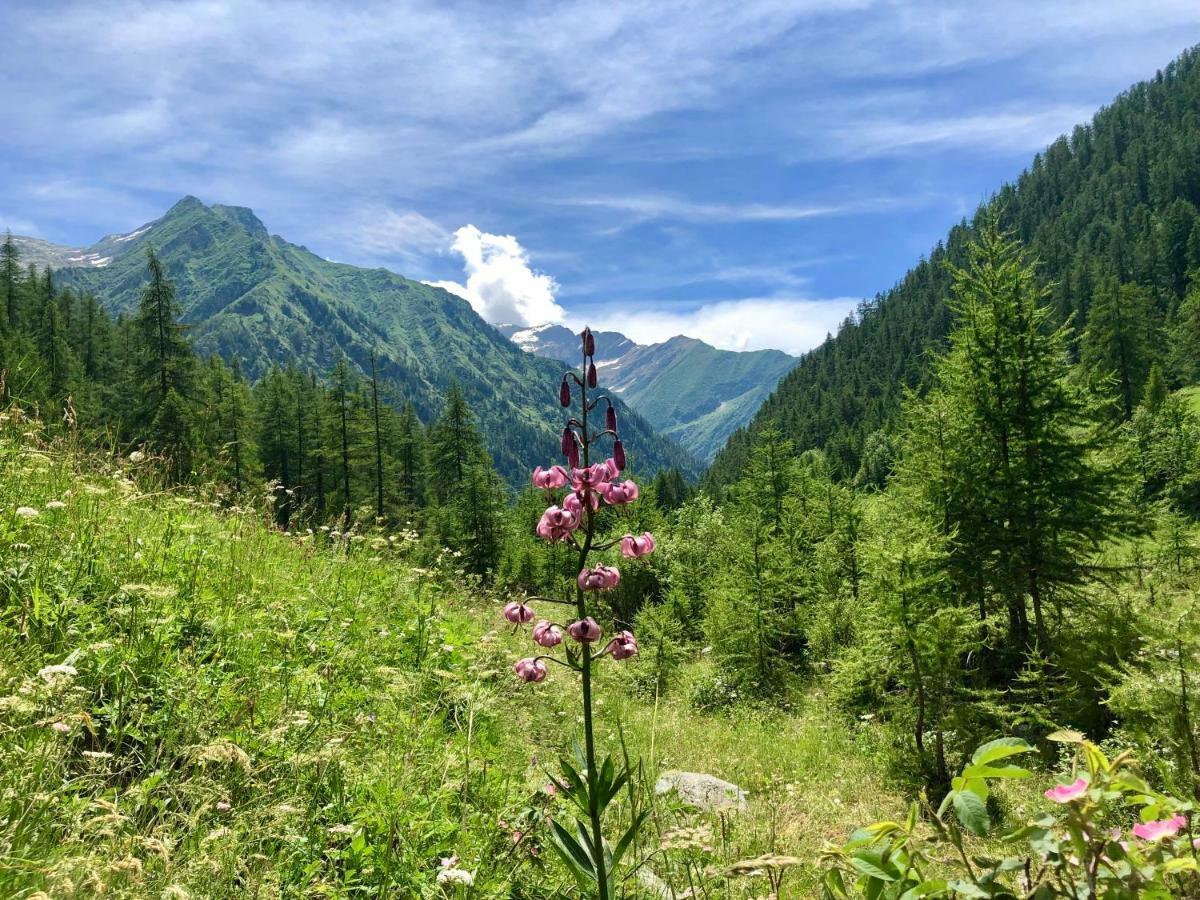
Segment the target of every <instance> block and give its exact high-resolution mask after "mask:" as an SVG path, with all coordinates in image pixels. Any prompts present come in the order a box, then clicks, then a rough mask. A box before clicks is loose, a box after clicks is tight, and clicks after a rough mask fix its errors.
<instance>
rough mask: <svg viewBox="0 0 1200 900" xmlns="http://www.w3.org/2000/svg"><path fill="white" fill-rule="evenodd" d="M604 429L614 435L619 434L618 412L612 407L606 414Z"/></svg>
mask: <svg viewBox="0 0 1200 900" xmlns="http://www.w3.org/2000/svg"><path fill="white" fill-rule="evenodd" d="M604 427H605V428H607V429H608V430H609V431H611V432H612V433H613V434H616V433H617V410H616V409H615V408H614V407H612V406H609V408H608V409H607V410H606V411H605V413H604Z"/></svg>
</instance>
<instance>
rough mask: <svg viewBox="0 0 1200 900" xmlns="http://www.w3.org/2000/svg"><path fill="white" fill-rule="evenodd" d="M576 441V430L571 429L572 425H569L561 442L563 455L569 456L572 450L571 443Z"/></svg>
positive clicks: (564, 430)
mask: <svg viewBox="0 0 1200 900" xmlns="http://www.w3.org/2000/svg"><path fill="white" fill-rule="evenodd" d="M574 443H575V432H573V431H571V426H570V425H568V426H567V427H566V428H564V429H563V433H562V440H561V441H560V442H559V447H560V448H561V450H562V454H563V456H567V455H568V454H570V452H571V445H572V444H574Z"/></svg>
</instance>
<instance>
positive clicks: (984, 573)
mask: <svg viewBox="0 0 1200 900" xmlns="http://www.w3.org/2000/svg"><path fill="white" fill-rule="evenodd" d="M953 276H954V293H955V299H954V304H953V305H954V308H955V311H956V313H957V316H958V322H959V324H958V326H957V328H956V329H955V331H954V332H953V333H952V335H951V341H950V350H949V352H948V353H947V354H946V355H945V356H943V357H942V358H940V359H939V360H938V362H937V363H936V365H935V369H934V386H933V388H932V390H931V391H930V394H929V397H928V398H927V399H926V400H924V401H923V402H915V401H914V402H912V403H911V404H910V419H911V424H910V426H909V430H908V435H907V439H906V442H905V453H904V457H905V458H904V459H903V461H902V464H901V467H900V468H901V474H900V476H899V477H900V479H901V481H902V482H903V483H905V484H906V485H911V486H914V487H915V488H916V489H917V492H918V493H919V495H920V496H921V498H922V501H921V502H922V503H923V505H924V508H925V510H926V515H928V516H929V517H930V519H931V521H934V522H937V523H939V526H940V529H941V531H942V533H943V534H945V535H946V536H947V537H948V538H949V539H950V552H949V560H948V570H949V571H950V572H951V573H952V576H953V577H954V579H955V582H956V587H957V588H959V589H960V590H962V591H963V592H964V593H965V594H966V595H967V596H973V597H974V598H975V599H976V600H977V602H978V604H979V609H980V616H981V618H986V617H987V616H989V615H990V614H991V612H992V610H993V604H994V603H995V602H998V603H999V604H1000V605H1001V609H1002V610H1003V611H1004V612H1005V613H1006V614H1007V617H1008V639H1009V646H1010V648H1012V649H1013V650H1024V649H1028V648H1030V647H1031V646H1032V645H1033V644H1034V643H1036V644H1037V645H1040V647H1041V648H1042V650H1043V652H1047V653H1048V652H1050V646H1051V634H1050V626H1049V623H1048V616H1047V607H1048V606H1054V607H1056V608H1060V609H1061V608H1062V607H1064V606H1066V605H1067V604H1069V602H1070V600H1071V598H1072V597H1073V596H1075V595H1076V592H1077V589H1078V588H1079V587H1081V586H1082V585H1084V584H1086V583H1087V582H1088V580H1089V578H1090V576H1091V573H1092V569H1091V566H1090V558H1091V554H1092V553H1093V551H1094V550H1095V549H1096V548H1097V547H1098V546H1099V545H1100V544H1101V543H1102V542H1103V541H1105V540H1106V539H1108V538H1109V537H1110V536H1112V535H1113V534H1114V533H1115V531H1116V530H1117V529H1118V527H1119V526H1121V525H1123V524H1128V521H1127V519H1126V518H1124V516H1123V513H1122V510H1123V505H1122V503H1121V500H1120V497H1119V494H1118V490H1117V488H1118V483H1117V480H1116V476H1115V474H1114V473H1113V472H1112V471H1111V470H1109V469H1107V468H1104V467H1103V465H1102V464H1101V462H1100V461H1099V457H1098V455H1097V454H1096V452H1095V451H1096V450H1097V449H1098V448H1099V447H1100V446H1101V443H1102V442H1103V441H1105V440H1107V439H1106V438H1104V437H1103V436H1104V434H1105V432H1104V430H1103V429H1100V428H1091V429H1087V428H1084V427H1082V426H1086V425H1087V423H1089V422H1091V423H1095V422H1096V421H1097V409H1096V407H1095V405H1094V404H1092V403H1091V402H1090V401H1089V399H1088V397H1087V396H1086V395H1085V394H1083V392H1082V390H1081V389H1080V388H1079V387H1078V385H1077V384H1076V382H1075V381H1074V380H1073V379H1072V378H1071V373H1070V369H1069V363H1068V358H1067V348H1068V343H1069V339H1070V338H1069V335H1068V333H1067V331H1066V329H1065V328H1057V329H1055V328H1052V327H1051V326H1050V323H1049V315H1050V312H1049V309H1048V307H1047V306H1045V305H1044V301H1045V299H1046V297H1047V291H1046V289H1045V288H1042V287H1039V286H1038V284H1037V280H1036V276H1035V273H1034V270H1033V268H1032V266H1031V265H1030V264H1029V263H1028V262H1027V261H1026V260H1025V259H1024V257H1023V255H1022V252H1021V249H1020V247H1019V246H1018V245H1017V244H1016V243H1015V242H1014V241H1013V240H1012V239H1011V238H1010V237H1009V236H1007V235H1005V234H1003V233H1002V232H1000V231H999V230H998V228H996V227H995V226H990V227H988V228H986V229H985V230H984V231H983V232H982V233H981V235H980V238H979V241H978V243H977V244H975V245H974V246H973V247H972V248H971V251H970V263H969V264H968V266H967V267H965V268H956V269H954V270H953ZM1030 611H1032V614H1033V620H1034V621H1033V628H1032V630H1031V628H1030V624H1029V620H1028V615H1029V612H1030Z"/></svg>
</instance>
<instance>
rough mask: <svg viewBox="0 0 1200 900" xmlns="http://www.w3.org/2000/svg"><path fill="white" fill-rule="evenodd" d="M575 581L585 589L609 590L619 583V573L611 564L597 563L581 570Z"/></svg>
mask: <svg viewBox="0 0 1200 900" xmlns="http://www.w3.org/2000/svg"><path fill="white" fill-rule="evenodd" d="M576 581H577V582H578V583H579V587H580V588H582V589H583V590H585V591H610V590H612V589H613V588H615V587H616V586H617V585H618V584H620V583H621V573H620V572H619V571H617V569H616V568H615V567H613V566H605V565H599V566H596V567H595V568H593V569H583V570H581V571H580V573H579V577H578V578H577V579H576Z"/></svg>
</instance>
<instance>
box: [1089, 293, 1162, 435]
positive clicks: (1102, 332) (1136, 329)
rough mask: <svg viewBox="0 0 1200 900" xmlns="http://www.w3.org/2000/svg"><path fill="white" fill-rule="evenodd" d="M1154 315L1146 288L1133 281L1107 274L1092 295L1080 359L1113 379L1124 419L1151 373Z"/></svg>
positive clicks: (1129, 413)
mask: <svg viewBox="0 0 1200 900" xmlns="http://www.w3.org/2000/svg"><path fill="white" fill-rule="evenodd" d="M1154 317H1155V313H1154V307H1153V304H1152V303H1151V300H1150V294H1149V292H1148V291H1147V290H1146V289H1145V288H1143V287H1140V286H1139V285H1136V284H1118V283H1117V280H1116V279H1115V278H1109V279H1107V280H1106V281H1105V282H1104V283H1103V284H1102V285H1101V286H1100V289H1099V290H1098V291H1097V292H1096V295H1095V296H1094V297H1093V298H1092V304H1091V312H1090V313H1089V318H1088V323H1087V330H1086V331H1085V332H1084V334H1083V342H1082V345H1081V347H1080V353H1081V362H1082V363H1083V365H1084V366H1085V367H1087V368H1088V370H1090V371H1091V372H1092V373H1094V374H1096V375H1100V376H1102V377H1103V376H1107V377H1111V378H1113V379H1114V381H1115V385H1116V393H1117V397H1118V399H1119V400H1120V403H1121V411H1122V413H1123V415H1124V418H1126V419H1128V418H1129V417H1130V416H1132V415H1133V409H1134V407H1135V406H1137V404H1138V402H1139V401H1140V400H1141V398H1142V391H1143V390H1144V388H1145V385H1146V378H1147V376H1148V375H1149V374H1150V365H1151V362H1152V361H1153V358H1154V331H1155V328H1154Z"/></svg>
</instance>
